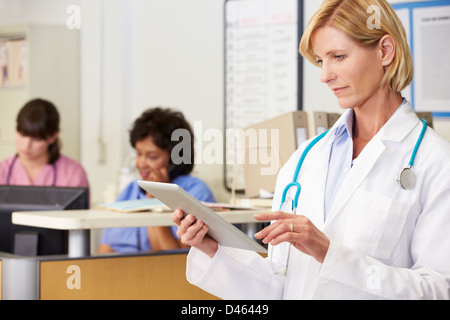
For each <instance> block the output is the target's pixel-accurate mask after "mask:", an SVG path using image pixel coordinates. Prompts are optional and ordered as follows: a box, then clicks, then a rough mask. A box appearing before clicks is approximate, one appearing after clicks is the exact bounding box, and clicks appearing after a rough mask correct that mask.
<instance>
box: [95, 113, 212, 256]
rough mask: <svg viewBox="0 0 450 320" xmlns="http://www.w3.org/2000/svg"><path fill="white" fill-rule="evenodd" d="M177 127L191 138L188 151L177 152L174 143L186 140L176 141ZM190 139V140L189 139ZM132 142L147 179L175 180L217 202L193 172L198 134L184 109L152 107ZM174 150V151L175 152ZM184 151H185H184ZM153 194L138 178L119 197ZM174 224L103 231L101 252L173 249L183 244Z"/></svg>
mask: <svg viewBox="0 0 450 320" xmlns="http://www.w3.org/2000/svg"><path fill="white" fill-rule="evenodd" d="M175 130H180V131H179V132H181V133H183V134H185V135H187V136H185V137H184V138H183V139H185V138H186V139H187V138H189V139H190V145H189V146H188V148H187V149H189V150H183V149H182V150H180V151H186V153H183V152H176V151H178V148H177V149H175V150H174V147H175V146H177V145H178V144H180V143H182V144H183V146H185V144H184V142H185V141H184V140H182V141H181V142H180V141H177V140H175V141H172V134H173V132H174V131H175ZM186 141H189V140H186ZM130 143H131V145H132V146H133V148H134V149H135V150H136V167H137V169H138V171H139V174H140V175H141V178H142V179H143V180H147V181H158V182H171V183H175V184H177V185H179V186H180V187H182V188H183V189H184V190H186V191H187V192H189V193H190V194H192V195H193V196H194V197H196V198H197V199H198V200H200V201H206V202H214V201H215V200H214V196H213V194H212V192H211V190H210V189H209V188H208V186H207V185H206V184H205V183H204V182H203V181H202V180H201V179H199V178H197V177H193V176H191V175H190V173H191V172H192V169H193V168H194V135H193V132H192V129H191V126H190V125H189V123H188V122H187V121H186V119H185V118H184V116H183V114H182V113H181V112H177V111H173V110H170V109H162V108H154V109H148V110H146V111H144V112H143V113H142V115H141V116H140V117H139V118H138V119H136V120H135V122H134V124H133V127H132V129H131V130H130ZM173 151H174V152H173ZM180 153H183V154H181V155H180ZM146 197H151V196H150V195H149V194H146V193H145V191H144V190H142V189H141V188H140V187H139V186H138V184H137V182H136V181H133V182H131V183H130V184H129V185H128V186H127V187H126V188H125V189H124V190H123V191H122V192H121V193H120V194H119V196H118V198H117V200H118V201H120V200H136V199H145V198H146ZM175 232H176V229H175V228H171V227H139V228H112V229H105V230H104V232H103V236H102V239H101V241H100V245H99V247H98V252H99V253H107V252H137V251H150V250H155V251H157V250H170V249H177V248H181V247H182V244H181V242H180V241H179V240H178V238H177V237H176V233H175Z"/></svg>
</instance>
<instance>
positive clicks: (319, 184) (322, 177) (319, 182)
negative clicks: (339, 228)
mask: <svg viewBox="0 0 450 320" xmlns="http://www.w3.org/2000/svg"><path fill="white" fill-rule="evenodd" d="M324 140H325V141H324V143H323V144H322V145H321V146H320V150H319V153H318V154H319V155H322V156H317V157H315V159H314V162H315V167H316V169H317V170H314V180H315V181H316V183H315V185H316V187H315V189H314V190H315V192H314V193H313V198H314V199H313V201H312V203H313V205H314V208H313V209H312V210H311V211H312V212H314V213H316V214H315V215H313V216H311V217H310V219H311V222H312V223H313V224H314V225H315V226H317V227H318V228H320V229H322V227H323V223H324V220H325V218H324V217H325V203H324V199H325V185H326V183H327V174H328V160H329V157H330V152H331V146H332V143H333V141H332V139H331V138H329V136H328V135H327V138H325V139H324Z"/></svg>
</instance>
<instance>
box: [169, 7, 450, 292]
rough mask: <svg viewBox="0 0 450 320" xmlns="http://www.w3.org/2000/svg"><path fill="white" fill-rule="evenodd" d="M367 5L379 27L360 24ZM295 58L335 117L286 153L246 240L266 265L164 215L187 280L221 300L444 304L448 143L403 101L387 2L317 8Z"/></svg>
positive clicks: (197, 225) (449, 245) (403, 79)
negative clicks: (315, 70)
mask: <svg viewBox="0 0 450 320" xmlns="http://www.w3.org/2000/svg"><path fill="white" fill-rule="evenodd" d="M371 5H376V6H377V7H378V8H379V9H380V10H381V16H380V21H379V22H380V26H379V28H378V27H376V28H369V27H368V25H367V23H368V21H369V18H370V14H368V13H367V12H368V11H369V10H368V7H369V6H371ZM369 12H370V11H369ZM300 52H301V54H302V55H303V56H305V57H306V58H307V59H308V60H309V61H311V62H312V63H314V64H316V65H318V66H319V67H321V68H322V74H321V78H320V80H321V81H322V82H323V83H324V84H326V85H328V86H329V88H330V89H331V90H332V91H333V93H334V94H335V95H336V97H337V99H338V101H339V105H340V106H341V107H342V108H343V109H345V112H344V114H343V115H342V116H341V118H340V119H339V120H338V121H337V122H336V124H335V125H334V126H333V127H332V128H331V129H330V130H329V131H328V132H327V133H326V135H324V136H323V137H320V138H321V139H320V140H318V139H314V144H311V141H307V142H306V143H305V144H304V145H302V146H300V148H299V149H298V150H297V151H296V152H295V153H294V154H293V155H292V157H291V158H290V160H289V161H288V162H287V163H286V164H285V166H284V167H283V168H282V170H281V171H280V173H279V176H278V180H277V185H276V191H275V197H274V201H273V212H271V213H266V214H260V215H256V219H258V220H261V221H272V222H273V223H272V224H271V225H270V226H268V227H266V228H265V229H263V230H261V231H260V232H258V233H257V234H255V237H256V238H258V239H262V241H263V242H264V243H268V244H269V256H268V257H267V258H262V257H261V256H260V255H259V254H257V253H254V252H249V251H244V250H240V249H233V248H226V247H223V246H221V245H220V244H217V242H215V241H214V240H213V239H212V238H210V237H209V236H208V235H206V232H207V230H208V226H207V225H205V224H204V223H203V222H202V221H200V220H195V218H194V217H193V216H192V215H187V216H186V217H184V218H182V217H183V216H182V212H181V211H175V212H174V213H173V215H172V220H173V221H174V222H175V223H176V224H177V225H178V235H179V236H180V237H181V239H182V241H183V242H184V243H185V244H188V245H191V246H193V248H192V249H191V250H190V253H189V256H188V261H187V278H188V280H189V282H191V283H193V284H195V285H197V286H199V287H201V288H203V289H204V290H206V291H208V292H210V293H212V294H214V295H216V296H218V297H221V298H225V299H449V297H450V289H449V287H450V236H449V233H448V231H449V230H450V211H449V208H450V179H449V177H450V143H449V142H448V141H446V140H445V139H443V138H441V137H440V136H438V135H437V134H436V133H435V132H434V131H433V130H432V129H431V128H427V127H426V124H425V125H424V124H423V123H422V121H421V120H419V119H418V118H417V116H416V114H415V113H414V111H413V109H412V107H411V105H410V104H409V102H407V101H406V100H404V99H403V98H402V97H401V94H400V92H401V91H402V90H403V89H404V88H405V87H406V86H408V84H409V83H410V82H411V80H412V75H413V67H412V65H413V64H412V58H411V53H410V51H409V49H408V46H407V43H406V36H405V32H404V30H403V28H402V25H401V22H400V21H399V19H398V17H397V16H396V14H395V12H394V11H393V9H392V8H391V7H390V6H389V4H387V2H386V1H385V0H370V1H369V0H325V1H324V2H323V3H322V5H321V6H320V8H319V10H318V11H317V12H316V13H315V14H314V16H313V17H312V19H311V20H310V22H309V24H308V26H307V28H306V30H305V32H304V35H303V37H302V40H301V43H300ZM305 149H307V150H305ZM308 151H309V152H308ZM301 157H302V158H303V157H304V159H303V160H301V161H303V163H302V164H301V165H300V167H299V166H298V163H299V160H300V158H301ZM296 170H297V171H298V172H296ZM292 182H294V183H292ZM296 183H299V185H300V186H301V191H300V192H298V190H299V189H298V188H295V187H297V186H298V185H297V184H296ZM288 184H291V185H294V187H291V188H286V187H289V186H288ZM284 191H286V192H285V194H284Z"/></svg>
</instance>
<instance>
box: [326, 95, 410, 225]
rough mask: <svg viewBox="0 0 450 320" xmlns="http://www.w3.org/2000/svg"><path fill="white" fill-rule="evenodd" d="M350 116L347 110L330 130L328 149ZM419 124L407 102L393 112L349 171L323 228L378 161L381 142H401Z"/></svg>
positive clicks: (382, 146)
mask: <svg viewBox="0 0 450 320" xmlns="http://www.w3.org/2000/svg"><path fill="white" fill-rule="evenodd" d="M350 116H353V110H348V111H347V112H346V113H344V114H343V115H342V116H341V117H340V118H339V120H338V121H337V122H336V124H335V125H334V126H333V127H332V128H331V129H330V135H329V137H330V139H329V140H328V144H327V145H330V144H331V143H332V142H333V141H334V136H335V135H334V134H333V132H336V130H337V129H338V128H340V127H341V126H342V125H343V124H345V123H348V122H347V121H348V117H350ZM418 122H419V119H418V118H417V115H416V114H415V113H414V110H413V109H412V107H411V104H410V103H409V102H405V103H403V104H402V105H401V106H400V107H399V108H398V109H397V110H396V112H395V113H394V114H393V115H392V116H391V118H390V119H389V120H388V121H387V122H386V124H385V125H384V126H383V127H382V128H381V129H380V131H378V133H377V134H376V135H375V137H373V138H372V140H371V141H370V142H369V143H368V144H367V146H366V147H365V148H364V150H363V151H362V152H361V154H360V155H359V157H358V159H359V161H358V165H355V166H353V168H352V170H350V172H349V173H348V175H347V177H346V179H345V180H344V181H343V183H342V185H341V187H340V190H339V192H338V194H337V195H336V198H335V200H334V203H333V205H332V207H331V209H330V212H329V215H328V218H327V220H326V221H325V225H328V224H329V221H330V220H332V219H333V218H335V216H336V214H337V213H338V212H339V211H340V210H341V209H342V208H343V207H344V205H345V204H346V203H347V202H348V200H349V199H350V198H351V196H352V195H353V193H354V192H355V190H356V189H357V188H358V187H359V186H360V184H361V183H362V182H363V181H364V179H365V178H366V177H367V175H368V174H369V172H370V171H371V169H372V168H373V166H374V165H375V163H376V162H377V160H378V158H379V157H380V156H381V154H382V153H383V151H384V150H385V148H386V146H385V144H384V141H396V142H400V141H402V140H403V139H404V138H405V137H406V136H407V135H408V134H409V133H410V132H411V130H413V128H414V127H415V126H416V125H417V123H418ZM331 137H333V138H331Z"/></svg>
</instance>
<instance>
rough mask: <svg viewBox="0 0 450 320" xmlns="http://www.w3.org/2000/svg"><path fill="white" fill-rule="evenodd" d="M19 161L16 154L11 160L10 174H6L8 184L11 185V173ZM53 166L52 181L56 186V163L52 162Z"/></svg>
mask: <svg viewBox="0 0 450 320" xmlns="http://www.w3.org/2000/svg"><path fill="white" fill-rule="evenodd" d="M16 161H17V155H15V156H14V158H13V160H12V161H11V164H10V165H9V168H8V174H7V175H6V185H9V182H10V180H11V174H12V170H13V168H14V164H15V163H16ZM52 168H53V182H52V187H54V186H56V165H55V164H54V163H53V164H52Z"/></svg>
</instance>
